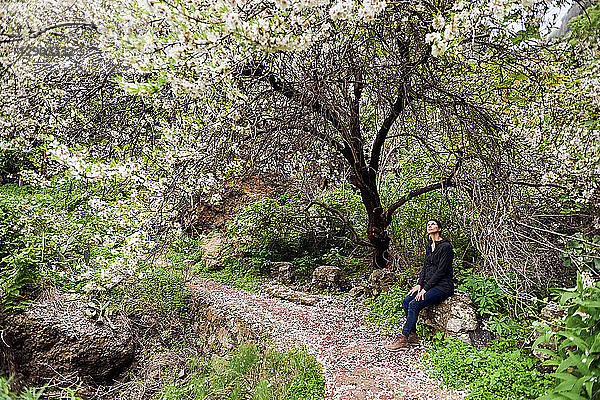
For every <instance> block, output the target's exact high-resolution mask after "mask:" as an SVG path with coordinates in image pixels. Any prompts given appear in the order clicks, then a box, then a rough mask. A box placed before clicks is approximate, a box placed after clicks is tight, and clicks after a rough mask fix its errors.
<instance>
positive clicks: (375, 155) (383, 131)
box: [369, 86, 410, 171]
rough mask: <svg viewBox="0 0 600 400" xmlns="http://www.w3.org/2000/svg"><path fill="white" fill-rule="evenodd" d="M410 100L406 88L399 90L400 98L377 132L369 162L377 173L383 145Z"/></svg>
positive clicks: (397, 98) (402, 87)
mask: <svg viewBox="0 0 600 400" xmlns="http://www.w3.org/2000/svg"><path fill="white" fill-rule="evenodd" d="M408 100H410V97H408V98H407V97H406V90H405V88H404V86H400V88H399V89H398V96H397V97H396V101H395V102H394V104H393V105H392V109H391V110H390V113H389V115H388V116H387V117H386V118H385V120H384V121H383V124H381V128H379V131H378V132H377V136H376V137H375V141H374V142H373V148H372V149H371V159H370V160H369V167H370V168H371V169H372V170H374V171H377V170H378V169H379V159H380V157H381V149H382V148H383V144H384V143H385V140H386V138H387V135H388V133H389V132H390V129H391V128H392V125H394V122H396V119H398V116H399V115H400V114H401V113H402V111H404V108H405V107H406V102H407V101H408Z"/></svg>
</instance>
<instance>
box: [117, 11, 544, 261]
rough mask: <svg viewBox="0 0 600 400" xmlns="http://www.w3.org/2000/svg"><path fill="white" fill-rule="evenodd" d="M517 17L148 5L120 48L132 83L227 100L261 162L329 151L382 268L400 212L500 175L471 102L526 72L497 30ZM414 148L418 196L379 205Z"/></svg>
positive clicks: (493, 134) (493, 125)
mask: <svg viewBox="0 0 600 400" xmlns="http://www.w3.org/2000/svg"><path fill="white" fill-rule="evenodd" d="M519 11H522V12H524V13H525V12H526V11H523V8H518V7H517V8H515V4H514V3H509V2H506V3H502V4H500V3H498V4H496V3H487V2H482V3H475V4H474V5H471V6H470V8H467V5H466V4H465V3H463V2H460V3H457V4H453V3H451V2H445V1H439V2H432V3H420V2H410V1H409V2H390V3H388V4H386V3H384V2H380V1H367V2H364V3H363V4H361V5H359V4H357V3H353V2H339V3H331V4H330V3H328V2H314V3H313V2H298V3H288V2H275V3H274V4H270V3H263V2H260V3H259V2H253V1H248V2H224V3H218V4H208V3H202V2H191V1H190V2H178V3H174V4H170V3H166V2H165V3H163V2H148V3H143V4H142V6H141V7H140V9H138V10H136V11H135V12H137V14H135V15H136V16H138V17H139V21H138V22H140V23H139V24H138V25H137V26H136V27H135V28H133V29H132V31H133V32H135V34H134V35H133V37H136V38H137V39H131V37H132V36H131V35H127V36H123V37H125V38H126V39H124V41H123V43H126V44H128V45H129V46H128V47H127V49H128V51H131V53H129V55H128V57H129V58H130V59H132V60H134V64H135V65H136V67H137V68H138V69H139V70H140V71H153V72H157V71H161V73H162V75H163V76H164V77H165V78H166V79H164V80H162V81H161V82H160V84H159V85H158V86H162V87H167V88H172V89H173V90H180V88H184V89H187V90H188V92H191V93H193V94H194V95H197V96H205V95H206V93H214V90H215V87H219V88H223V87H225V89H226V90H227V91H229V92H230V93H231V95H230V96H229V97H230V99H229V100H230V101H234V102H235V103H236V107H235V108H236V109H237V110H239V115H238V116H236V117H235V118H234V121H233V123H232V125H237V126H241V128H242V129H243V130H245V132H247V134H248V137H252V138H253V139H254V143H256V140H261V141H262V142H261V143H266V144H265V145H264V146H262V147H261V148H265V147H267V148H268V146H269V144H270V145H273V144H276V146H277V150H275V152H276V151H278V152H279V153H282V152H283V153H286V152H287V153H293V152H296V151H300V152H307V151H308V152H310V147H311V146H312V144H313V143H315V141H318V142H320V143H322V144H323V145H324V146H327V149H328V151H327V152H328V153H330V154H329V155H328V158H329V159H331V160H334V163H336V166H337V167H338V168H334V169H338V170H339V167H340V166H341V172H343V173H342V175H345V176H346V177H347V179H348V180H349V181H350V183H351V184H352V185H353V186H354V187H355V188H356V190H357V191H358V192H359V193H360V196H361V198H362V201H363V204H364V206H365V211H366V213H367V216H368V229H367V238H368V242H364V241H362V243H367V244H368V245H370V246H371V247H373V249H374V252H373V254H374V256H373V263H374V265H375V266H378V267H383V266H385V264H386V258H387V253H388V249H389V243H390V238H389V235H388V233H387V232H386V228H387V227H388V225H389V224H390V222H391V221H392V217H393V214H394V212H395V211H396V210H397V209H398V208H399V207H401V206H402V205H403V204H405V203H406V202H407V201H410V200H411V199H413V198H415V197H417V196H419V195H421V194H424V193H427V192H430V191H433V190H438V189H446V188H449V187H452V186H455V185H456V177H457V174H458V173H459V170H460V168H461V165H462V163H464V161H465V160H468V161H474V160H477V161H476V162H478V163H480V164H481V165H483V167H484V168H488V169H490V171H491V172H492V173H493V174H494V173H495V174H496V175H497V174H499V171H500V170H501V169H502V164H503V163H502V161H500V159H501V158H502V157H505V156H506V151H505V150H506V149H507V148H509V147H510V143H508V142H507V141H503V140H501V137H500V134H499V133H500V131H501V122H502V120H501V119H500V118H497V115H493V112H494V110H493V108H492V107H491V106H490V105H489V104H485V102H483V101H481V99H480V98H478V97H477V96H478V94H479V93H480V92H481V91H482V90H483V89H485V88H487V89H493V88H490V87H489V85H488V83H489V82H486V81H485V80H482V77H485V76H486V74H488V75H489V74H491V72H490V70H491V68H492V66H494V65H502V66H503V67H504V68H505V69H509V68H514V69H519V68H523V67H524V66H526V65H527V63H526V62H524V63H521V62H520V61H519V60H518V58H516V55H517V54H518V55H520V56H525V55H528V56H531V55H533V54H535V52H534V51H533V47H534V46H531V47H530V48H529V49H525V50H523V49H521V50H519V49H518V48H517V47H516V46H515V44H514V43H515V41H514V38H515V35H514V34H511V32H510V31H509V30H508V29H506V26H507V23H508V21H509V20H510V18H509V16H508V15H509V14H510V13H511V12H519ZM524 15H525V14H524ZM446 20H447V21H448V23H446ZM146 21H148V22H146ZM150 21H151V22H150ZM521 23H522V24H523V27H524V29H523V30H521V31H520V32H519V35H520V37H519V40H520V41H524V40H526V39H527V38H529V37H531V36H534V35H535V31H534V30H533V29H532V27H534V26H536V24H538V19H536V18H530V19H529V20H528V19H527V18H523V19H522V21H521ZM144 24H147V25H144ZM495 24H496V25H495ZM150 27H151V28H150ZM142 32H143V34H142ZM148 35H149V36H148ZM509 39H513V41H512V42H511V41H510V40H509ZM132 43H138V44H139V45H138V46H137V48H138V49H142V52H139V51H138V52H137V53H136V52H135V46H133V50H132V46H131V44H132ZM449 48H452V49H455V51H453V52H448V53H446V52H447V51H448V49H449ZM490 51H491V52H490ZM444 53H446V54H444ZM475 70H478V72H479V74H474V73H473V71H475ZM130 86H131V87H136V88H137V89H138V90H141V89H144V88H146V90H147V88H148V83H147V82H144V83H141V84H138V85H137V86H136V85H133V84H132V85H130ZM153 90H154V89H153ZM211 90H212V91H211ZM231 97H233V98H234V100H231ZM238 139H239V137H238ZM306 143H309V144H308V145H307V144H306ZM415 143H417V144H420V145H421V146H423V148H425V149H426V150H427V152H428V154H429V157H431V162H432V163H435V164H436V165H437V166H438V168H436V170H435V171H433V172H432V173H431V175H430V177H429V182H428V183H426V184H424V185H423V186H420V187H414V188H412V189H411V190H409V191H407V192H406V193H402V194H400V195H399V196H398V198H397V199H396V201H394V202H392V203H391V204H383V203H382V200H381V195H380V184H381V180H382V179H385V175H386V173H388V172H389V171H390V170H391V169H393V162H394V151H393V149H394V148H395V147H398V146H401V147H404V148H408V147H411V146H414V145H415ZM313 147H314V146H313ZM313 156H314V153H313Z"/></svg>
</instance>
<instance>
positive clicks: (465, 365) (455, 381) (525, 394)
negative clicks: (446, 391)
mask: <svg viewBox="0 0 600 400" xmlns="http://www.w3.org/2000/svg"><path fill="white" fill-rule="evenodd" d="M428 353H429V367H430V368H431V370H432V372H433V375H434V376H435V377H436V378H437V379H438V380H439V381H440V382H441V383H443V384H445V385H447V386H448V387H450V388H453V389H459V390H463V389H466V390H467V391H468V395H467V399H469V400H510V399H535V398H537V397H539V396H542V395H543V394H544V393H545V392H546V391H547V390H548V389H549V388H550V387H551V386H552V384H553V383H554V379H553V378H552V377H551V376H550V375H549V374H547V373H543V372H540V371H539V370H538V369H537V367H538V364H539V360H537V359H535V358H534V357H531V356H529V355H527V354H525V353H524V352H523V351H522V350H520V349H514V348H513V349H511V348H510V346H509V348H506V345H505V343H503V342H502V341H498V340H497V341H495V342H494V343H493V344H491V345H490V346H489V347H484V348H482V349H476V348H473V347H471V346H468V345H466V344H464V343H462V342H461V341H459V340H456V339H448V340H440V339H439V337H438V340H436V341H435V342H434V346H432V347H431V348H430V349H429V350H428Z"/></svg>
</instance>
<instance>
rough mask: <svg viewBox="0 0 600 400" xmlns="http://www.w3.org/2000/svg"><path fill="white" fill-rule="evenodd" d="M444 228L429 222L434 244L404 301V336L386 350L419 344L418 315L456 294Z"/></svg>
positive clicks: (437, 223)
mask: <svg viewBox="0 0 600 400" xmlns="http://www.w3.org/2000/svg"><path fill="white" fill-rule="evenodd" d="M441 230H442V224H440V222H439V221H437V220H435V219H432V220H430V221H429V222H427V233H428V234H429V236H430V237H431V240H430V241H429V243H428V244H427V248H426V249H425V261H424V262H423V269H422V270H421V274H420V276H419V282H418V283H417V285H416V286H415V287H413V288H412V289H411V290H410V292H408V296H406V297H405V298H404V314H405V315H406V323H405V324H404V328H403V329H402V334H401V335H400V337H399V338H398V340H396V341H395V342H394V343H392V344H388V345H387V346H385V348H386V349H387V350H389V351H400V350H406V349H408V348H409V347H410V345H411V344H413V343H417V342H418V341H419V338H418V337H417V329H416V326H417V317H418V316H419V312H420V311H421V310H422V309H423V308H425V307H427V306H430V305H433V304H439V303H441V302H442V301H444V300H445V299H447V298H448V297H449V296H451V295H452V294H453V293H454V279H453V272H452V260H453V258H454V251H453V250H452V245H450V242H449V241H447V240H446V239H444V238H442V237H441V236H440V232H441Z"/></svg>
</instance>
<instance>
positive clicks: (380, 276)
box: [365, 268, 396, 297]
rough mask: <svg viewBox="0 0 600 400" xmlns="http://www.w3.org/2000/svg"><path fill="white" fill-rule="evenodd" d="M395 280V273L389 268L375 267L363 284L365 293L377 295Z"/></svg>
mask: <svg viewBox="0 0 600 400" xmlns="http://www.w3.org/2000/svg"><path fill="white" fill-rule="evenodd" d="M394 282H396V274H394V273H393V272H392V270H390V269H387V268H386V269H376V270H374V271H373V272H372V273H371V275H370V276H369V281H368V283H367V285H366V286H365V294H366V295H367V296H371V297H377V296H379V295H380V294H381V293H383V292H385V291H387V290H389V289H390V286H391V285H392V284H393V283H394Z"/></svg>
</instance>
